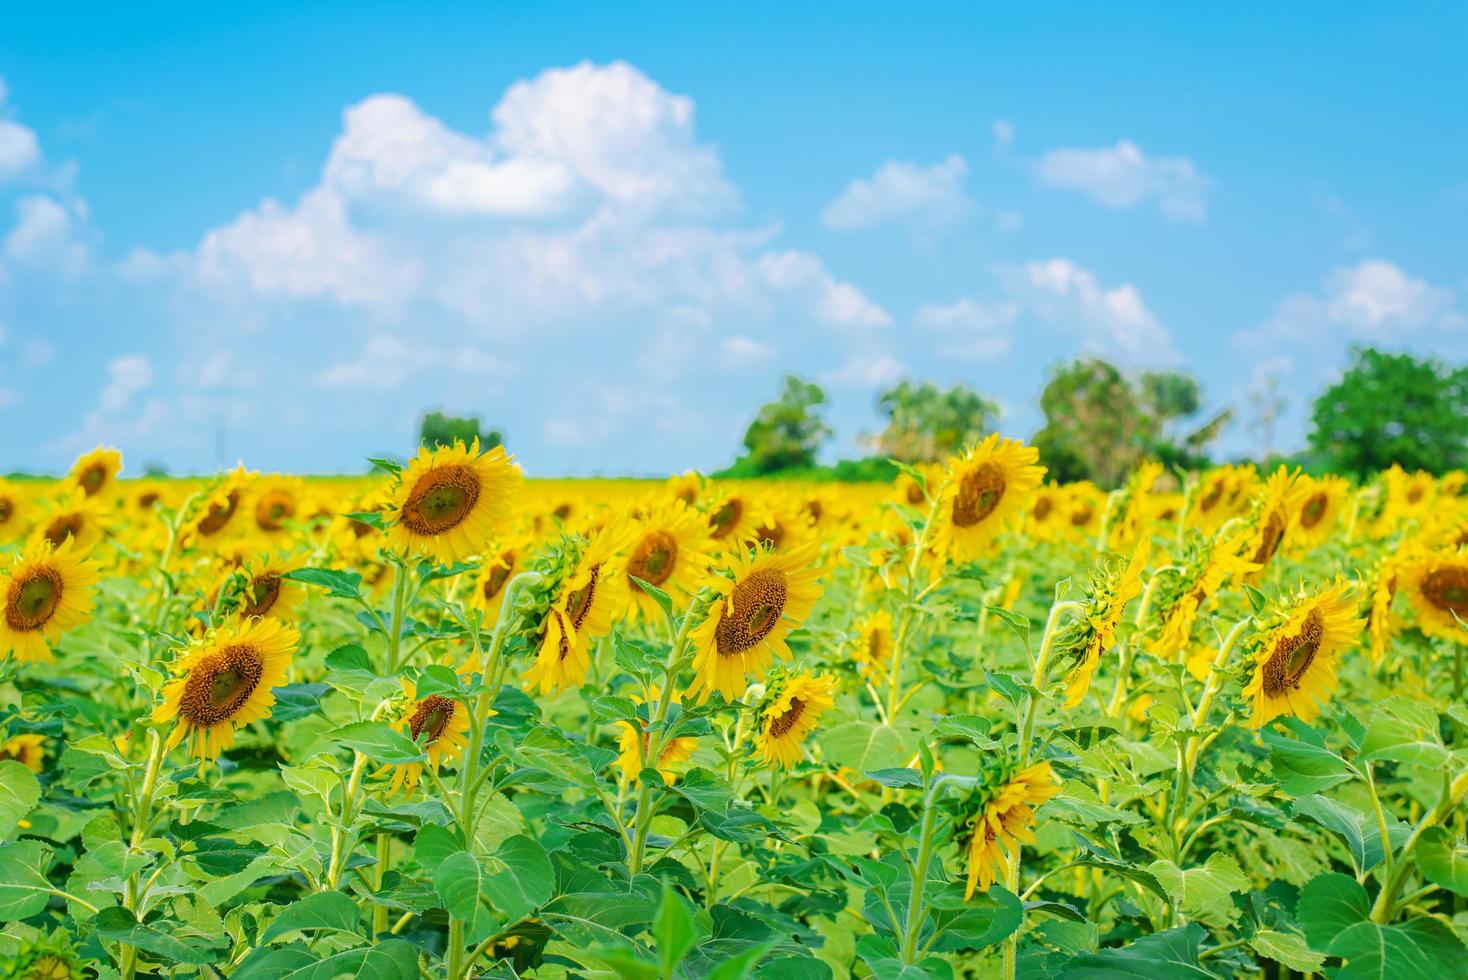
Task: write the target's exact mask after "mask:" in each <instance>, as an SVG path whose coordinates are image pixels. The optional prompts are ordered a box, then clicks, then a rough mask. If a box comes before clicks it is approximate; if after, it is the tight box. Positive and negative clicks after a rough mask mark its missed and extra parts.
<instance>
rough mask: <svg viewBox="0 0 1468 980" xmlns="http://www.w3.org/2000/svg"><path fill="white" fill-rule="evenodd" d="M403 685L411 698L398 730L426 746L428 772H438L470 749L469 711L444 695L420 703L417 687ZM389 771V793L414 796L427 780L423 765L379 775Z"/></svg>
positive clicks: (401, 766) (398, 767) (400, 767)
mask: <svg viewBox="0 0 1468 980" xmlns="http://www.w3.org/2000/svg"><path fill="white" fill-rule="evenodd" d="M402 685H403V694H404V695H406V696H407V708H406V710H405V711H404V712H403V715H402V717H401V718H400V719H398V727H399V728H400V729H402V731H403V733H404V734H406V735H407V736H408V737H409V738H411V739H412V740H413V741H415V742H417V743H418V744H419V745H421V746H423V751H424V754H426V755H427V756H428V759H427V762H428V768H429V769H431V770H433V771H434V772H438V767H439V766H441V765H443V764H444V763H446V762H453V761H454V760H455V759H457V758H459V756H461V755H463V754H464V749H466V748H467V747H468V745H469V740H468V738H466V737H465V736H466V735H468V733H469V708H468V706H467V705H464V704H461V703H460V702H458V701H456V700H454V699H453V698H448V697H444V696H443V695H442V694H430V695H428V697H426V698H423V699H422V700H419V698H418V686H417V685H416V684H414V683H413V682H412V681H410V680H408V679H407V678H404V679H403V680H402ZM490 713H491V714H493V712H490ZM388 770H391V771H392V784H391V785H390V786H389V787H388V792H389V793H396V792H397V791H398V790H400V789H406V790H407V791H408V792H409V793H411V792H413V790H415V789H417V788H418V780H419V779H420V778H422V776H423V763H422V762H405V763H401V764H398V765H392V766H384V767H383V768H382V769H381V770H379V772H378V775H382V774H383V773H385V772H387V771H388Z"/></svg>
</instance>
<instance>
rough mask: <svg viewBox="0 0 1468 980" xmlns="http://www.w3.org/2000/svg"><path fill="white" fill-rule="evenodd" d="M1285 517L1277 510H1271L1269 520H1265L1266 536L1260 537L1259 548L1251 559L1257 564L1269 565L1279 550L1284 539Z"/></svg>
mask: <svg viewBox="0 0 1468 980" xmlns="http://www.w3.org/2000/svg"><path fill="white" fill-rule="evenodd" d="M1284 535H1285V519H1284V516H1283V515H1282V514H1280V512H1279V511H1277V510H1272V511H1270V512H1269V520H1267V521H1265V522H1264V536H1263V537H1261V538H1260V539H1259V548H1258V550H1257V551H1255V552H1254V557H1253V558H1250V559H1249V560H1250V561H1251V562H1253V563H1254V564H1255V565H1268V564H1269V559H1271V558H1273V557H1274V553H1275V552H1276V551H1278V550H1279V544H1280V542H1281V541H1283V540H1284Z"/></svg>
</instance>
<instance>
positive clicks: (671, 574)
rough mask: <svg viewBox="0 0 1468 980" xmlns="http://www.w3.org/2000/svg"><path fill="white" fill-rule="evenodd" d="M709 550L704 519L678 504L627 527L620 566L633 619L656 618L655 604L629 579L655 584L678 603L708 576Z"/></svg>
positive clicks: (657, 507) (655, 509)
mask: <svg viewBox="0 0 1468 980" xmlns="http://www.w3.org/2000/svg"><path fill="white" fill-rule="evenodd" d="M712 550H713V543H712V541H711V540H710V537H709V530H708V521H707V520H706V519H705V518H704V516H703V515H702V514H700V513H698V512H697V511H695V510H692V509H691V508H689V507H688V506H686V505H685V504H683V503H682V502H681V501H677V500H675V501H672V502H670V503H668V502H665V503H654V504H652V505H651V506H649V507H647V508H646V509H644V510H643V511H642V514H641V516H639V517H638V518H637V519H636V520H635V521H633V522H632V526H631V528H630V529H629V534H628V536H627V544H626V558H625V559H624V560H623V562H622V564H623V567H624V571H623V573H622V574H623V575H624V576H625V578H626V579H627V593H628V595H629V596H630V597H631V600H632V602H631V616H632V618H634V619H635V618H636V617H638V616H639V615H644V616H648V617H651V618H652V619H653V621H654V622H656V620H657V617H658V616H660V615H661V613H660V612H659V610H658V606H657V602H656V601H655V600H654V599H653V597H652V596H650V595H649V594H648V593H647V592H646V591H644V590H643V589H642V587H641V586H639V585H638V584H637V583H636V582H634V581H633V579H641V580H642V581H644V582H646V583H647V584H648V585H655V586H657V587H658V588H660V589H662V590H663V591H664V592H667V593H668V594H669V595H671V596H672V597H673V599H674V601H675V602H679V603H680V604H681V601H682V600H684V599H686V598H687V597H688V596H689V595H690V594H692V592H693V590H694V589H696V588H697V587H698V583H699V581H700V579H701V578H702V576H703V575H704V574H705V573H706V572H707V570H708V563H709V556H710V552H711V551H712Z"/></svg>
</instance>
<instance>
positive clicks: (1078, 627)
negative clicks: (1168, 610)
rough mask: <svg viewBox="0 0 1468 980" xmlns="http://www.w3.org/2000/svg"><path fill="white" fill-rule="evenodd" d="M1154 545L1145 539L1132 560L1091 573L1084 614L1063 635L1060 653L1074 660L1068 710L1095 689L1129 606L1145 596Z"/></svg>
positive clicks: (1067, 693)
mask: <svg viewBox="0 0 1468 980" xmlns="http://www.w3.org/2000/svg"><path fill="white" fill-rule="evenodd" d="M1151 552H1152V543H1151V541H1150V540H1149V539H1148V538H1145V537H1144V538H1142V539H1141V541H1139V542H1138V544H1137V547H1136V548H1135V549H1134V550H1133V552H1132V556H1131V560H1130V561H1128V562H1127V563H1126V564H1122V563H1121V562H1120V561H1114V560H1113V561H1109V562H1103V563H1102V564H1101V565H1100V566H1098V567H1097V568H1096V569H1094V570H1093V571H1092V572H1091V584H1090V587H1089V589H1088V590H1087V593H1086V598H1085V600H1084V610H1085V611H1084V612H1083V613H1082V614H1081V615H1080V616H1079V617H1077V618H1076V619H1075V620H1074V621H1073V622H1072V623H1071V624H1070V625H1069V626H1067V627H1066V628H1065V629H1064V630H1062V631H1061V633H1060V635H1059V638H1058V639H1057V641H1056V649H1057V651H1059V652H1060V653H1062V654H1065V653H1068V654H1069V655H1070V658H1071V668H1070V678H1069V679H1068V680H1067V681H1066V686H1065V707H1066V708H1075V707H1076V706H1078V705H1079V704H1080V703H1081V701H1082V700H1083V699H1084V698H1085V696H1086V692H1087V691H1088V690H1090V687H1091V676H1092V674H1094V673H1095V671H1096V668H1097V666H1099V665H1100V663H1101V657H1102V656H1103V655H1104V654H1105V653H1106V651H1107V650H1110V649H1111V647H1112V646H1113V645H1114V644H1115V643H1116V630H1117V627H1118V626H1120V625H1121V617H1122V614H1123V613H1124V612H1125V611H1126V605H1127V603H1128V602H1131V601H1132V600H1133V599H1135V598H1136V597H1137V596H1139V595H1141V593H1142V571H1143V569H1145V568H1146V567H1147V560H1148V558H1149V557H1150V556H1151Z"/></svg>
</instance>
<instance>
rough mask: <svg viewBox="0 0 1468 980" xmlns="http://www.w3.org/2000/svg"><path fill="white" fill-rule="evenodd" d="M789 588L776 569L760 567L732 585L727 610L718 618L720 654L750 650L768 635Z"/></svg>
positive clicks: (783, 609)
mask: <svg viewBox="0 0 1468 980" xmlns="http://www.w3.org/2000/svg"><path fill="white" fill-rule="evenodd" d="M788 596H789V587H788V586H787V585H786V582H785V573H784V572H782V571H780V570H779V569H778V568H762V569H759V570H758V571H755V572H751V573H750V575H749V577H748V578H746V579H745V580H744V581H743V582H740V583H739V584H738V585H736V586H735V587H734V594H733V595H731V596H730V597H729V605H730V607H731V608H730V610H729V611H728V612H726V613H725V614H724V615H723V616H722V617H721V618H720V619H719V626H718V629H716V630H715V631H714V640H715V642H716V644H717V646H718V651H719V653H720V654H721V655H723V656H732V655H734V654H737V653H743V652H744V651H746V650H749V649H752V648H754V647H755V646H757V645H759V643H760V642H761V641H762V640H764V638H765V637H767V636H769V635H770V630H772V629H774V628H775V624H776V623H778V622H779V621H780V615H781V614H782V613H783V612H784V611H785V600H786V598H787V597H788Z"/></svg>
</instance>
